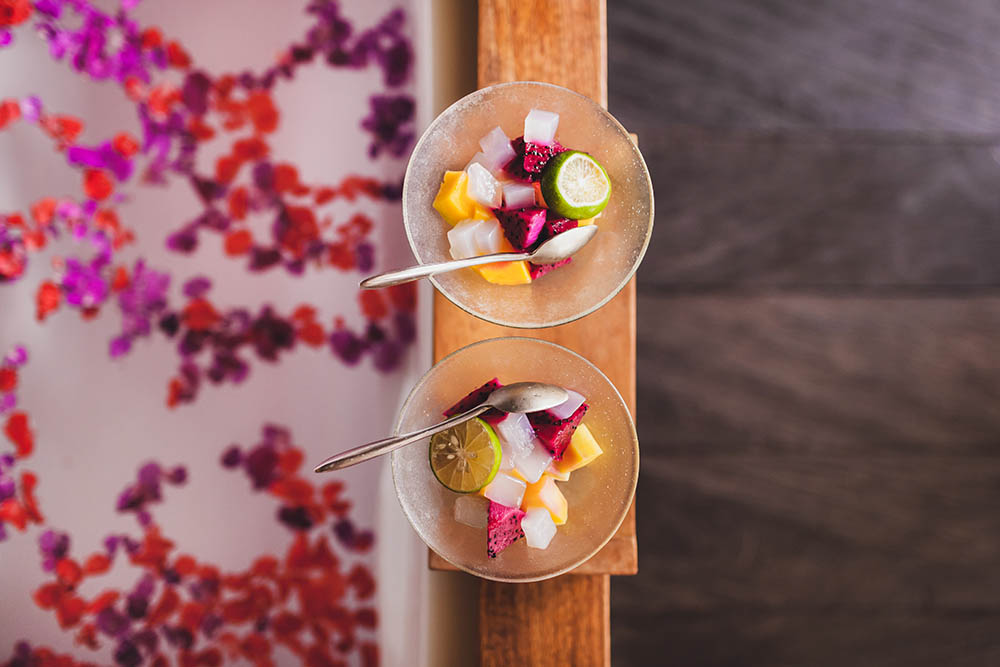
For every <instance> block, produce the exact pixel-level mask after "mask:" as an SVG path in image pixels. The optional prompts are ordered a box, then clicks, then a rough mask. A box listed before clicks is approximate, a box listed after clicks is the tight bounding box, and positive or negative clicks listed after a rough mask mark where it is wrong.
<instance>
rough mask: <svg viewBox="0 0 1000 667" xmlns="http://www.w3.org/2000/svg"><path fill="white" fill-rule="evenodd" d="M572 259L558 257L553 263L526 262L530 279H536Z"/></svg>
mask: <svg viewBox="0 0 1000 667" xmlns="http://www.w3.org/2000/svg"><path fill="white" fill-rule="evenodd" d="M572 261H573V258H572V257H567V258H566V259H560V260H559V261H558V262H556V263H555V264H531V263H529V264H528V274H529V275H530V276H531V279H532V280H538V279H539V278H541V277H542V276H544V275H546V274H548V273H551V272H552V271H554V270H555V269H558V268H559V267H560V266H566V265H567V264H569V263H570V262H572Z"/></svg>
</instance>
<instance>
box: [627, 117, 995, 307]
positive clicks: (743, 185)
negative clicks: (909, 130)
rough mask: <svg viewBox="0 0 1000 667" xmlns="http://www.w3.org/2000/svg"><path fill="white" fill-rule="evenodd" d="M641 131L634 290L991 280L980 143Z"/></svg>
mask: <svg viewBox="0 0 1000 667" xmlns="http://www.w3.org/2000/svg"><path fill="white" fill-rule="evenodd" d="M638 129H639V131H642V128H638ZM645 130H646V131H647V134H646V135H644V136H643V144H642V146H643V154H644V155H645V158H646V161H647V163H648V164H649V167H650V172H651V173H652V176H653V181H654V183H656V184H657V185H658V189H657V192H658V194H659V197H658V198H657V202H656V204H657V206H656V208H657V213H658V221H657V233H656V234H654V235H653V238H652V240H651V242H650V247H649V252H648V253H647V255H646V261H645V262H644V263H643V266H642V269H641V270H640V272H639V281H640V285H641V288H642V289H654V288H655V289H670V290H673V291H676V290H679V289H681V288H692V287H694V288H697V287H702V288H704V287H710V288H713V289H718V288H721V287H733V286H736V287H753V288H768V287H788V286H795V287H797V288H802V287H805V286H814V287H817V288H822V289H834V288H837V289H847V288H854V287H858V286H863V287H864V288H866V289H868V290H878V289H880V290H883V291H885V290H894V289H895V290H907V289H909V290H914V289H918V288H919V289H941V288H943V287H952V288H956V287H964V286H993V285H998V284H1000V262H997V261H996V258H997V256H998V254H1000V190H998V189H997V188H996V177H997V174H998V169H997V164H996V157H995V154H994V151H995V146H996V141H994V140H985V139H980V138H976V139H968V140H956V139H947V140H941V139H934V138H930V137H926V136H919V135H912V134H904V135H899V134H894V135H889V134H884V133H882V134H877V135H871V134H869V135H861V134H860V133H857V132H842V131H818V130H814V131H810V132H791V131H783V132H770V133H768V132H761V131H747V130H700V129H692V128H686V129H681V128H673V129H657V128H653V127H648V128H645Z"/></svg>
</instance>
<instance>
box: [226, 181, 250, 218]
mask: <svg viewBox="0 0 1000 667" xmlns="http://www.w3.org/2000/svg"><path fill="white" fill-rule="evenodd" d="M249 203H250V195H249V194H248V193H247V189H246V188H245V187H243V186H242V185H241V186H240V187H238V188H235V189H234V190H233V191H232V192H230V193H229V215H231V216H233V218H234V219H235V220H243V219H244V218H245V217H247V207H248V205H249Z"/></svg>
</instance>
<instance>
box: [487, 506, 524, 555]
mask: <svg viewBox="0 0 1000 667" xmlns="http://www.w3.org/2000/svg"><path fill="white" fill-rule="evenodd" d="M524 514H525V513H524V511H523V510H520V509H518V508H517V507H510V506H509V505H508V506H504V505H502V504H500V503H496V502H492V503H490V511H489V516H488V517H487V520H486V554H487V555H488V556H489V557H490V558H496V557H497V556H498V555H499V554H500V552H501V551H503V550H504V549H506V548H507V547H509V546H510V545H511V544H513V543H514V542H516V541H517V540H519V539H521V538H522V537H524V531H523V530H521V519H523V518H524Z"/></svg>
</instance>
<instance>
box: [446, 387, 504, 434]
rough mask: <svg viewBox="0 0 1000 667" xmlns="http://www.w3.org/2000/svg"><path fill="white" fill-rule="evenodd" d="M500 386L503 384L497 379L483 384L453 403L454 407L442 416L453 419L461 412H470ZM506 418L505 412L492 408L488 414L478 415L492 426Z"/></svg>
mask: <svg viewBox="0 0 1000 667" xmlns="http://www.w3.org/2000/svg"><path fill="white" fill-rule="evenodd" d="M502 386H503V384H501V383H500V381H499V380H498V379H496V378H493V379H492V380H490V381H488V382H486V383H484V384H483V386H481V387H478V388H476V389H473V390H472V391H470V392H469V393H468V394H466V396H465V397H464V398H462V400H460V401H459V402H458V403H455V405H453V406H451V407H450V408H448V409H447V410H445V411H444V416H445V417H454V416H455V415H460V414H462V413H463V412H468V411H469V410H471V409H472V408H474V407H476V406H477V405H479V404H480V403H482V402H483V401H485V400H486V399H487V398H489V397H490V394H492V393H493V391H494V390H496V389H499V388H500V387H502ZM506 417H507V413H506V412H500V411H499V410H494V409H492V408H491V409H490V410H489V411H488V412H486V413H484V414H482V415H480V418H481V419H482V420H483V421H485V422H486V423H487V424H493V425H496V424H498V423H499V422H501V421H503V420H504V419H505V418H506Z"/></svg>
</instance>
